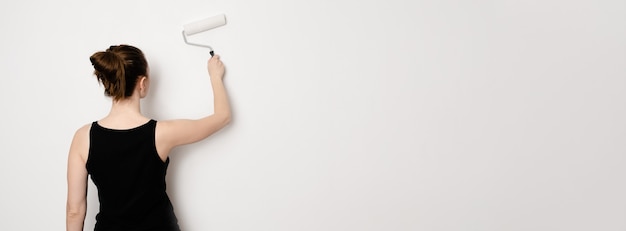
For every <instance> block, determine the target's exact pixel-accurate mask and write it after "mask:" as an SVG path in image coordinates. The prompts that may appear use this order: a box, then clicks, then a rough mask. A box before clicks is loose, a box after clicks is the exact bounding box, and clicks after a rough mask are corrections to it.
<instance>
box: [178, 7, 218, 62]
mask: <svg viewBox="0 0 626 231" xmlns="http://www.w3.org/2000/svg"><path fill="white" fill-rule="evenodd" d="M223 25H226V16H225V15H224V14H220V15H216V16H213V17H209V18H206V19H202V20H199V21H195V22H192V23H189V24H186V25H184V26H183V39H184V40H185V43H187V44H189V45H192V46H199V47H206V48H209V50H210V51H209V54H211V57H213V48H212V47H211V46H209V45H205V44H198V43H190V42H189V41H187V36H190V35H194V34H197V33H200V32H204V31H207V30H210V29H213V28H216V27H219V26H223Z"/></svg>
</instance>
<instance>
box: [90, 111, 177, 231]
mask: <svg viewBox="0 0 626 231" xmlns="http://www.w3.org/2000/svg"><path fill="white" fill-rule="evenodd" d="M156 123H157V122H156V121H155V120H150V121H149V122H147V123H145V124H143V125H141V126H139V127H135V128H131V129H125V130H117V129H110V128H105V127H102V126H100V125H99V124H98V123H97V122H93V124H92V125H91V131H90V134H89V157H88V159H87V164H86V167H87V172H88V173H89V174H90V175H91V180H92V181H93V183H94V184H95V185H96V186H97V188H98V199H99V201H100V212H99V213H98V215H96V226H95V231H108V230H115V231H131V230H132V231H179V230H180V229H179V227H178V221H177V219H176V216H175V215H174V209H173V207H172V204H171V202H170V199H169V197H168V196H167V193H166V192H165V174H166V172H167V166H168V164H169V158H168V159H167V160H166V161H165V162H163V161H162V160H161V158H160V157H159V155H158V153H157V151H156V147H155V141H154V139H155V129H156Z"/></svg>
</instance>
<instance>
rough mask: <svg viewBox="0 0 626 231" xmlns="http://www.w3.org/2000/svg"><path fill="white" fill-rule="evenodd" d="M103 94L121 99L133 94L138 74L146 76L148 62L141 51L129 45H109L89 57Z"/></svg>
mask: <svg viewBox="0 0 626 231" xmlns="http://www.w3.org/2000/svg"><path fill="white" fill-rule="evenodd" d="M89 60H90V61H91V65H93V68H94V72H93V73H94V74H95V75H96V77H97V78H98V81H99V82H100V83H102V85H104V94H106V95H107V96H111V97H113V100H121V99H125V98H127V97H130V96H132V95H133V91H134V89H135V85H137V79H138V78H139V76H148V75H147V72H148V62H147V61H146V58H145V57H144V55H143V52H141V50H139V49H138V48H136V47H133V46H130V45H119V46H111V47H109V49H107V50H106V51H99V52H96V53H94V54H93V55H91V57H89Z"/></svg>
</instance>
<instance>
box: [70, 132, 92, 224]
mask: <svg viewBox="0 0 626 231" xmlns="http://www.w3.org/2000/svg"><path fill="white" fill-rule="evenodd" d="M89 129H90V126H89V125H85V126H83V127H81V128H80V129H78V130H77V131H76V133H75V134H74V139H73V140H72V145H71V146H70V152H69V155H68V158H67V207H66V230H67V231H82V230H83V225H84V223H85V214H86V212H87V175H88V174H87V169H86V167H85V163H86V159H87V158H86V157H87V155H88V152H89Z"/></svg>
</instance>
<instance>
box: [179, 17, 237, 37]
mask: <svg viewBox="0 0 626 231" xmlns="http://www.w3.org/2000/svg"><path fill="white" fill-rule="evenodd" d="M225 24H226V16H225V15H224V14H220V15H216V16H213V17H210V18H206V19H203V20H200V21H196V22H192V23H189V24H186V25H184V26H183V31H185V35H193V34H197V33H200V32H203V31H207V30H210V29H213V28H215V27H218V26H223V25H225Z"/></svg>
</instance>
